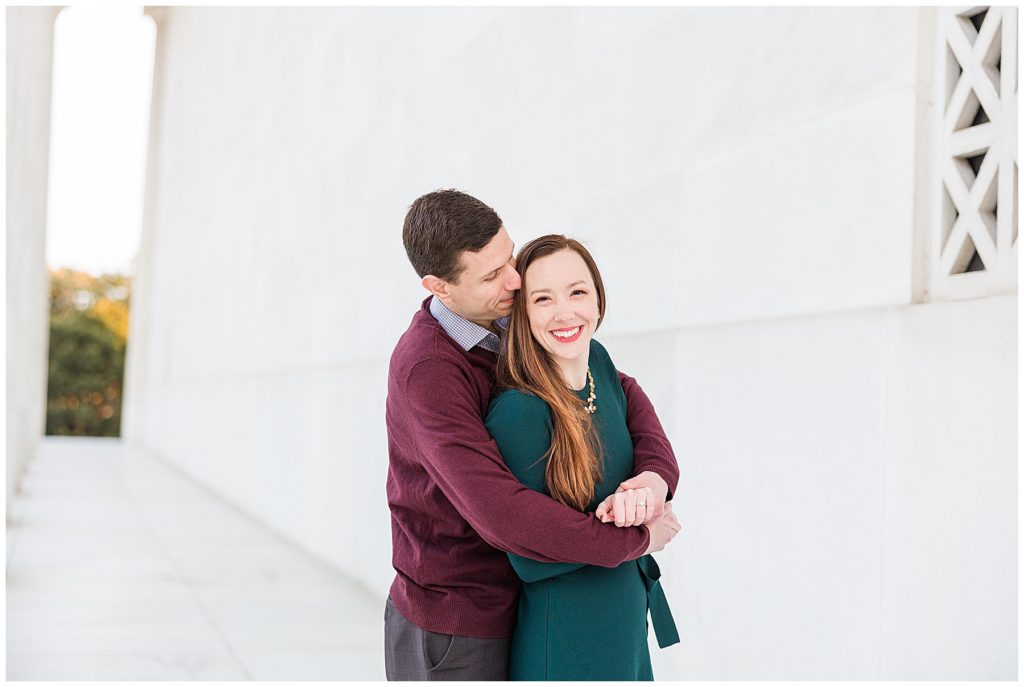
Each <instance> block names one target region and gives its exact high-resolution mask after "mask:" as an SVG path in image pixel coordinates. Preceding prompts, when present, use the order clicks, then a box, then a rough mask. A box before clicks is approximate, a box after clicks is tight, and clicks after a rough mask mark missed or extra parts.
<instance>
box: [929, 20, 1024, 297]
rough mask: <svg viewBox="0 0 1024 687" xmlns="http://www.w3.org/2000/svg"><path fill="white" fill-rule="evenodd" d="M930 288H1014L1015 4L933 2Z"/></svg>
mask: <svg viewBox="0 0 1024 687" xmlns="http://www.w3.org/2000/svg"><path fill="white" fill-rule="evenodd" d="M936 11H937V17H936V20H937V28H938V50H939V55H938V59H937V60H936V68H937V70H938V74H937V77H938V78H937V79H936V84H937V86H936V88H937V90H938V92H937V93H936V97H935V99H934V101H933V102H934V104H935V105H936V107H935V110H936V116H937V121H936V125H935V130H936V137H935V153H936V155H935V158H934V161H935V172H936V179H935V182H934V187H933V188H935V190H936V191H937V193H935V194H934V195H935V197H936V198H937V207H936V208H935V210H936V211H935V212H934V213H933V215H932V216H933V218H934V223H933V224H934V225H933V228H932V232H931V241H930V250H929V256H930V257H929V268H930V269H929V274H930V279H929V291H930V294H931V296H932V297H947V298H972V297H977V296H984V295H988V294H995V293H1004V292H1008V291H1016V288H1017V9H1016V8H1012V7H1009V8H1007V7H972V8H946V7H944V8H939V9H937V10H936Z"/></svg>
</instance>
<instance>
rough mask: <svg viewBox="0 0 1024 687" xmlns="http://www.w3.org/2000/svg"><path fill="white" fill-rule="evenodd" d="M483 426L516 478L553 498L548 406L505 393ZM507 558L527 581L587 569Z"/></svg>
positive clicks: (516, 557) (537, 399) (527, 397)
mask: <svg viewBox="0 0 1024 687" xmlns="http://www.w3.org/2000/svg"><path fill="white" fill-rule="evenodd" d="M484 424H485V426H486V427H487V431H488V432H490V434H491V436H492V437H494V441H495V442H496V443H497V444H498V450H499V451H501V457H502V458H503V459H504V460H505V464H506V465H507V466H508V468H509V470H511V471H512V474H513V475H515V476H516V479H518V480H519V481H520V482H521V483H522V484H523V485H525V486H527V487H529V488H530V489H533V490H534V491H537V492H540V493H542V494H544V495H545V496H548V497H549V498H550V496H549V495H548V493H547V486H546V483H545V479H544V473H545V468H546V465H547V461H545V460H544V455H545V454H546V453H547V451H548V446H549V445H550V442H551V411H550V410H549V409H548V407H547V405H546V404H545V403H544V402H543V401H542V400H540V399H539V398H537V397H536V396H530V395H527V394H524V393H520V392H518V391H512V392H508V393H504V394H502V395H500V396H498V397H497V398H495V399H494V400H493V401H492V402H491V407H490V409H489V410H488V412H487V420H486V422H485V423H484ZM508 558H509V561H511V563H512V568H513V569H514V570H515V571H516V574H517V575H519V577H520V579H522V580H523V581H524V582H537V581H539V580H544V579H548V578H551V577H557V576H558V575H564V574H566V573H570V572H572V571H574V570H579V569H580V568H582V567H584V565H583V564H582V563H542V562H540V561H535V560H533V559H531V558H527V557H525V556H520V555H518V554H514V553H510V554H508Z"/></svg>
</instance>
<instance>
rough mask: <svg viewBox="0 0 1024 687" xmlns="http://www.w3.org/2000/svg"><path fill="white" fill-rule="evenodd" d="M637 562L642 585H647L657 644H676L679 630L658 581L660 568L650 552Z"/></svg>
mask: <svg viewBox="0 0 1024 687" xmlns="http://www.w3.org/2000/svg"><path fill="white" fill-rule="evenodd" d="M637 564H638V567H639V568H640V572H641V573H642V574H643V577H644V586H646V587H647V607H648V608H650V610H651V624H652V625H654V636H655V637H657V638H658V646H660V647H661V648H662V649H664V648H665V647H667V646H672V645H673V644H678V643H679V631H678V630H677V629H676V621H675V619H674V618H673V617H672V610H671V609H670V608H669V607H668V599H666V598H665V590H664V589H662V587H661V582H659V580H660V579H661V568H659V567H658V564H657V563H656V562H655V561H654V557H653V556H651V555H650V554H648V555H646V556H642V557H640V558H639V559H637Z"/></svg>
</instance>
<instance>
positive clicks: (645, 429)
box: [619, 372, 679, 499]
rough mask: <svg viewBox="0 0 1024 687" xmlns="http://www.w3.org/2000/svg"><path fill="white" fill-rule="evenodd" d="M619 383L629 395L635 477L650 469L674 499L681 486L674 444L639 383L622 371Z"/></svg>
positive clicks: (669, 496)
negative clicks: (673, 448) (660, 478)
mask: <svg viewBox="0 0 1024 687" xmlns="http://www.w3.org/2000/svg"><path fill="white" fill-rule="evenodd" d="M619 381H620V382H621V383H622V391H623V393H625V394H626V425H627V426H628V427H629V434H630V436H632V437H633V475H634V476H636V475H639V474H640V473H641V472H645V471H647V470H650V471H651V472H655V473H657V474H659V475H661V477H662V479H664V480H665V483H666V484H667V485H668V498H669V499H671V498H672V496H673V495H674V494H675V491H676V487H677V486H678V484H679V464H678V463H677V462H676V455H675V453H674V452H673V451H672V444H670V443H669V441H668V437H667V436H665V430H664V429H663V428H662V426H661V421H660V420H659V419H658V414H657V413H655V412H654V406H653V405H652V404H651V400H650V399H649V398H647V394H645V393H644V390H643V389H641V388H640V385H639V384H638V383H637V381H636V380H635V379H633V378H632V377H630V376H629V375H627V374H623V373H622V372H619Z"/></svg>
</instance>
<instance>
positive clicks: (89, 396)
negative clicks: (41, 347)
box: [46, 269, 131, 437]
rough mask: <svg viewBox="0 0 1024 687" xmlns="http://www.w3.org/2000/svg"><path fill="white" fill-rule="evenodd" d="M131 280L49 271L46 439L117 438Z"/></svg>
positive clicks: (67, 270)
mask: <svg viewBox="0 0 1024 687" xmlns="http://www.w3.org/2000/svg"><path fill="white" fill-rule="evenodd" d="M130 288H131V282H130V279H129V277H126V276H123V275H103V276H101V277H94V276H92V275H90V274H87V273H85V272H76V271H74V270H69V269H57V270H50V357H49V361H50V362H49V380H48V383H47V400H46V433H47V434H48V435H69V434H70V435H78V436H108V437H116V436H120V433H121V390H122V388H123V384H124V353H125V342H126V340H127V338H128V299H129V293H130Z"/></svg>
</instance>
